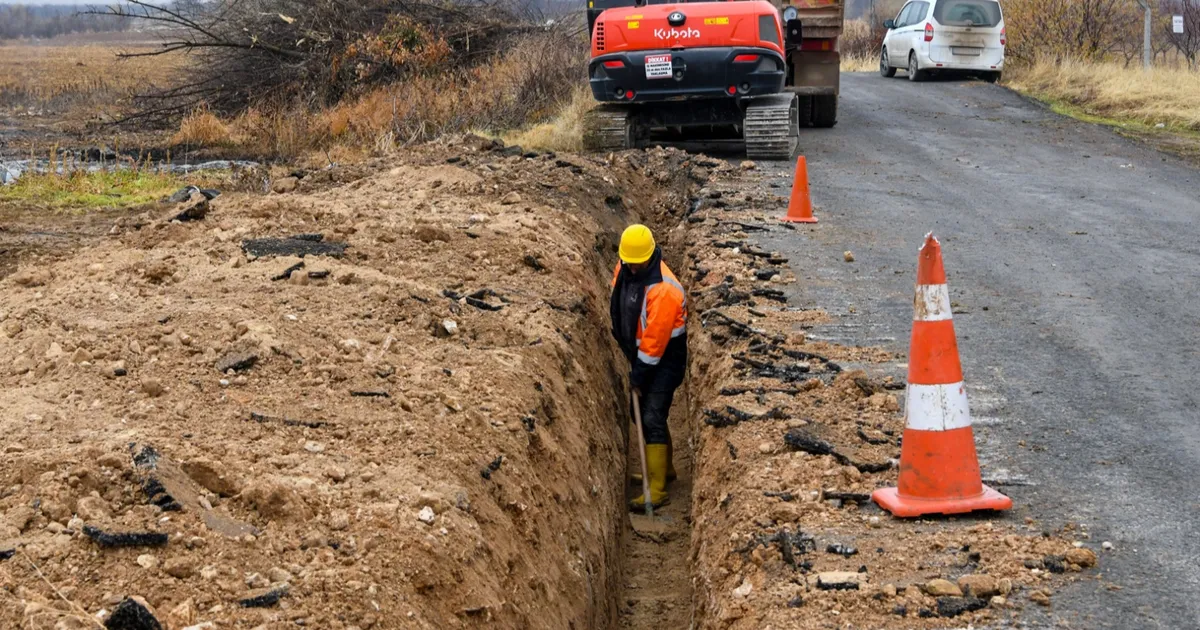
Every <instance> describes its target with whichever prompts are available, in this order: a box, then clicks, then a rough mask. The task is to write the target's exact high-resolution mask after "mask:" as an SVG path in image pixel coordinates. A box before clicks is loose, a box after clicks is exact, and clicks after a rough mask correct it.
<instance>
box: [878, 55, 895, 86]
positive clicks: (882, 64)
mask: <svg viewBox="0 0 1200 630" xmlns="http://www.w3.org/2000/svg"><path fill="white" fill-rule="evenodd" d="M879 76H881V77H883V78H885V79H890V78H892V77H894V76H896V69H895V68H893V67H892V65H891V64H889V63H888V55H887V48H884V49H883V51H882V52H880V53H879Z"/></svg>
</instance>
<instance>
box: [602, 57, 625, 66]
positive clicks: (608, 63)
mask: <svg viewBox="0 0 1200 630" xmlns="http://www.w3.org/2000/svg"><path fill="white" fill-rule="evenodd" d="M604 67H605V68H624V67H625V62H624V61H621V60H619V59H618V60H615V61H605V62H604Z"/></svg>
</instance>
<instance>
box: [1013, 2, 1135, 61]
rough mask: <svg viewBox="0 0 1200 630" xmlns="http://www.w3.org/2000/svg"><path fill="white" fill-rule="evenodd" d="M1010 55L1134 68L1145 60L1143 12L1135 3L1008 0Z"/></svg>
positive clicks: (1023, 58)
mask: <svg viewBox="0 0 1200 630" xmlns="http://www.w3.org/2000/svg"><path fill="white" fill-rule="evenodd" d="M1003 5H1004V21H1005V25H1006V27H1007V29H1008V46H1007V54H1008V56H1009V57H1011V58H1013V59H1016V60H1018V61H1022V62H1027V63H1032V62H1034V61H1035V60H1038V59H1041V58H1045V57H1050V58H1053V59H1059V60H1062V59H1083V60H1087V61H1096V62H1099V61H1110V60H1113V59H1118V58H1119V59H1121V60H1123V61H1124V62H1125V63H1127V64H1128V63H1129V62H1130V61H1131V60H1133V59H1135V58H1136V57H1137V56H1138V55H1140V54H1141V46H1142V29H1141V26H1140V25H1141V24H1142V12H1141V10H1140V9H1139V8H1138V5H1137V3H1136V2H1133V0H1006V1H1005V2H1004V3H1003Z"/></svg>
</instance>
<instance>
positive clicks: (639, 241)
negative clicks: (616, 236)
mask: <svg viewBox="0 0 1200 630" xmlns="http://www.w3.org/2000/svg"><path fill="white" fill-rule="evenodd" d="M620 254H621V260H622V261H623V262H627V263H629V264H631V265H636V264H638V263H644V262H646V261H647V260H650V257H651V256H653V255H654V235H653V234H651V233H650V228H648V227H646V226H644V225H642V224H640V223H639V224H636V225H631V226H629V227H627V228H625V232H624V233H623V234H621V250H620Z"/></svg>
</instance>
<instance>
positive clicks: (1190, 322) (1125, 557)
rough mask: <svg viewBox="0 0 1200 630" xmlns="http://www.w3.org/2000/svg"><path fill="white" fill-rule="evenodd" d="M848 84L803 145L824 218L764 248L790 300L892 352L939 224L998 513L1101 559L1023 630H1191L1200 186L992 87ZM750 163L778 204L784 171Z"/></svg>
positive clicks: (1196, 544)
mask: <svg viewBox="0 0 1200 630" xmlns="http://www.w3.org/2000/svg"><path fill="white" fill-rule="evenodd" d="M842 86H843V93H842V102H841V109H842V111H841V116H840V122H839V123H838V125H837V127H835V128H834V129H831V130H806V131H805V132H804V133H803V134H802V137H801V145H802V150H803V152H804V153H805V155H806V156H807V158H808V164H809V170H810V180H811V183H812V187H813V197H814V202H815V203H816V205H817V213H818V216H819V217H820V221H821V222H820V224H819V225H818V226H817V227H815V228H808V227H803V228H800V229H799V230H798V231H794V232H793V231H787V230H774V231H772V232H771V233H770V234H769V235H766V236H764V237H761V238H760V239H759V240H760V241H762V242H763V244H764V245H767V246H769V247H771V248H772V249H777V250H781V251H783V252H785V253H786V254H787V255H788V256H789V257H791V260H792V265H793V267H795V269H796V271H797V274H798V275H799V276H800V277H801V278H802V279H803V281H802V282H800V283H798V284H797V285H796V286H797V287H798V288H797V289H796V290H797V291H798V294H797V295H795V296H793V297H794V299H793V300H792V304H794V305H800V306H814V307H820V308H825V309H829V310H831V312H832V314H833V315H835V321H834V322H833V323H832V324H830V325H828V326H824V327H822V328H819V329H817V330H815V331H813V332H814V335H815V336H818V337H824V338H828V339H831V340H835V341H838V342H842V343H850V344H863V345H883V346H886V347H889V348H892V349H895V350H897V351H900V352H905V351H906V349H907V345H908V334H909V330H910V324H911V317H912V286H913V281H914V277H915V269H916V253H917V247H918V246H919V245H920V243H921V240H922V235H923V234H924V233H925V232H927V231H929V230H934V231H935V233H936V234H937V235H938V236H939V237H940V239H941V241H942V243H943V246H944V249H945V259H946V265H947V272H948V275H949V283H950V292H951V298H952V300H953V301H954V302H955V303H956V311H957V314H956V315H955V323H956V326H957V329H958V335H959V348H960V352H961V353H962V355H963V364H964V369H965V373H966V380H967V383H968V388H969V393H970V396H971V403H972V411H973V414H974V416H975V426H976V431H977V434H978V441H979V446H980V451H981V455H980V457H981V460H982V463H983V466H984V469H985V473H984V476H985V478H989V479H993V480H995V481H996V483H997V484H998V485H1000V486H1001V489H1002V490H1004V491H1005V492H1007V493H1009V494H1010V495H1011V496H1012V497H1013V499H1014V500H1015V502H1016V504H1017V509H1016V510H1014V512H1013V513H1012V514H1011V515H1009V516H1007V517H1006V518H1010V519H1017V520H1018V522H1020V520H1021V519H1024V518H1025V517H1032V518H1034V519H1035V520H1036V523H1037V526H1039V527H1042V528H1045V529H1050V528H1056V527H1060V526H1062V525H1063V524H1064V523H1082V524H1083V525H1084V526H1086V531H1087V532H1089V533H1090V535H1091V538H1090V545H1091V546H1093V547H1094V548H1096V549H1097V550H1099V548H1100V544H1101V542H1102V541H1111V542H1112V543H1113V545H1114V549H1113V550H1112V551H1108V552H1103V553H1102V555H1101V558H1102V559H1101V576H1100V579H1090V580H1084V581H1082V582H1080V583H1078V584H1076V585H1074V586H1072V587H1070V588H1069V589H1067V590H1065V591H1063V592H1061V593H1059V594H1057V595H1056V596H1055V598H1054V602H1053V605H1052V608H1051V609H1050V618H1042V619H1041V620H1040V622H1039V621H1035V624H1037V625H1041V623H1045V624H1046V625H1049V624H1054V623H1060V622H1064V621H1065V622H1068V623H1069V627H1077V628H1135V627H1136V628H1155V627H1159V628H1185V627H1193V628H1194V627H1200V597H1198V595H1200V563H1198V556H1200V526H1198V525H1197V520H1196V517H1197V516H1200V494H1198V492H1197V489H1196V485H1197V482H1198V481H1200V426H1198V424H1200V423H1198V420H1200V409H1198V407H1197V403H1198V402H1200V369H1198V367H1200V356H1198V353H1200V343H1198V342H1197V339H1198V333H1200V326H1198V324H1200V295H1198V294H1197V287H1200V222H1197V220H1196V219H1197V217H1200V172H1198V171H1197V170H1195V169H1194V168H1193V167H1191V166H1189V165H1187V164H1185V163H1183V162H1181V161H1179V160H1177V159H1175V158H1173V157H1170V156H1167V155H1165V154H1162V153H1158V152H1156V151H1153V150H1150V149H1148V148H1146V147H1143V146H1140V145H1138V144H1137V143H1134V142H1132V141H1128V140H1125V139H1122V138H1120V137H1119V136H1117V135H1115V134H1113V133H1111V132H1110V131H1108V130H1106V129H1103V128H1100V127H1096V126H1092V125H1086V124H1082V123H1079V122H1076V121H1074V120H1070V119H1067V118H1063V117H1060V116H1057V115H1055V114H1053V113H1051V112H1049V111H1046V110H1044V109H1043V108H1041V107H1039V106H1037V105H1036V104H1033V103H1030V102H1028V101H1026V100H1025V99H1023V98H1021V97H1020V96H1018V95H1017V94H1015V93H1013V92H1010V91H1007V90H1005V89H1003V88H1000V87H997V86H994V85H988V84H985V83H981V82H973V81H934V82H929V83H920V84H914V83H910V82H908V81H905V80H903V79H902V78H896V79H883V78H880V77H879V76H878V75H875V74H848V75H843V84H842ZM762 168H764V169H766V171H767V175H768V178H767V179H768V181H769V182H772V183H774V184H775V185H777V186H778V187H775V188H764V190H770V191H772V192H775V193H777V194H783V195H786V194H787V187H788V186H790V180H791V173H790V170H791V166H790V165H782V164H779V165H763V166H762ZM764 186H765V185H764ZM845 250H852V251H853V252H854V254H855V256H856V258H857V260H856V262H854V263H845V262H843V260H842V252H843V251H845ZM893 367H894V368H895V369H896V371H897V372H898V373H900V374H902V373H903V365H902V364H898V365H896V366H893ZM1027 618H1028V617H1027Z"/></svg>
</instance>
